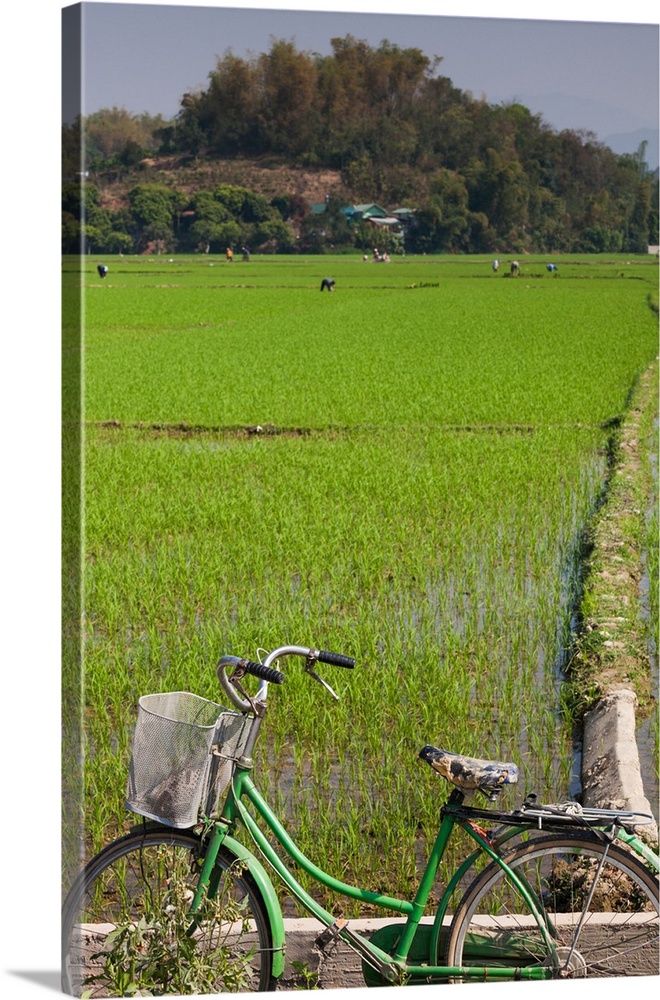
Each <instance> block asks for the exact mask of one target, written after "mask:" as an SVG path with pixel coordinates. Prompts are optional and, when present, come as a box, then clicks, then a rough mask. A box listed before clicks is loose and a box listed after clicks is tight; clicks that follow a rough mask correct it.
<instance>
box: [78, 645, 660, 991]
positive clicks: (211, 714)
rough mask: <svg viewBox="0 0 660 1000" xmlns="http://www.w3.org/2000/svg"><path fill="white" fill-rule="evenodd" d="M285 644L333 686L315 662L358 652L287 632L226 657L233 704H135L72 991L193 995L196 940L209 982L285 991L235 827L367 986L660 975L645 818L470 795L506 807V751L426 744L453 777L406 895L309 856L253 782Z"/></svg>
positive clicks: (81, 922) (426, 753)
mask: <svg viewBox="0 0 660 1000" xmlns="http://www.w3.org/2000/svg"><path fill="white" fill-rule="evenodd" d="M291 656H293V657H301V658H302V659H304V661H305V670H306V672H307V673H308V674H309V675H310V676H311V677H312V678H313V679H315V680H317V681H319V682H320V683H321V684H322V685H323V686H324V688H326V689H327V690H328V691H329V692H330V694H331V695H332V696H333V697H334V698H337V695H336V694H335V692H334V691H333V690H332V688H331V687H330V685H329V684H327V682H326V681H325V680H324V679H323V678H321V677H320V675H319V674H318V671H317V668H318V665H319V664H321V663H324V664H329V665H334V666H340V667H347V668H352V667H354V665H355V661H354V660H353V659H352V658H351V657H346V656H343V655H341V654H336V653H330V652H327V651H323V650H316V649H312V648H308V647H304V646H293V645H286V646H281V647H279V648H277V649H275V650H273V651H272V652H270V653H268V655H267V656H266V657H265V658H264V660H263V662H256V661H252V660H249V659H241V658H239V657H236V656H224V657H222V658H221V659H220V661H219V663H218V666H217V675H218V678H219V681H220V684H221V686H222V688H223V690H224V692H225V694H226V695H227V698H228V699H229V701H230V703H231V705H232V708H231V709H227V708H225V707H223V706H221V705H217V704H215V703H214V702H209V701H207V700H206V699H203V698H199V697H198V696H196V695H192V694H188V693H186V692H174V693H172V694H165V695H147V696H143V697H142V698H141V699H140V701H139V707H138V720H137V723H136V728H135V736H134V741H133V754H132V760H131V767H130V775H129V780H128V789H127V805H128V807H129V808H130V809H131V810H132V811H134V812H136V813H138V814H139V815H141V816H142V820H141V823H140V825H139V826H137V827H135V828H134V829H133V830H131V832H130V833H128V834H127V835H126V836H124V837H121V838H119V839H118V840H116V841H114V842H113V843H111V844H109V845H108V846H106V847H105V848H104V849H103V850H101V851H100V853H99V854H97V855H96V856H95V857H94V858H93V859H92V860H91V861H89V863H88V864H87V865H86V866H85V868H84V870H83V871H82V872H81V873H80V875H79V876H78V878H77V879H76V881H75V882H74V884H73V886H72V887H71V889H70V891H69V893H68V895H67V898H66V900H65V904H64V909H63V989H64V992H65V993H71V994H73V995H76V996H85V997H87V996H89V997H97V996H107V995H117V994H113V993H112V992H108V990H109V989H110V986H109V984H111V983H114V984H115V988H119V989H122V990H124V991H127V992H128V991H130V990H128V986H130V983H131V977H135V976H136V974H137V972H136V970H138V968H139V969H141V970H142V972H145V968H146V969H147V972H148V973H149V975H150V976H151V979H152V980H153V979H156V980H157V985H158V987H159V989H160V990H161V992H163V991H165V990H164V988H163V987H165V986H166V985H167V983H168V982H169V985H170V988H171V986H172V985H173V984H174V985H176V986H177V990H176V992H184V991H185V990H184V989H182V988H181V983H182V982H183V985H184V986H185V985H186V983H187V984H188V985H189V986H193V987H195V989H192V990H188V991H189V992H190V991H193V992H197V991H200V992H201V990H199V982H200V981H201V980H199V979H195V980H194V981H193V979H191V978H190V977H191V976H192V973H191V971H190V970H191V969H192V968H193V966H192V965H190V966H189V965H188V964H186V963H187V962H188V961H189V960H190V961H193V959H192V958H190V956H191V954H192V951H194V953H195V955H197V956H199V957H201V959H206V966H205V974H206V976H207V978H206V979H205V980H203V981H204V984H205V985H204V990H205V991H208V992H219V991H230V992H241V991H259V992H265V991H268V990H272V989H275V988H277V984H278V982H279V981H281V979H282V976H283V974H284V970H285V946H286V940H285V925H284V920H283V916H282V910H281V906H280V903H279V901H278V896H277V893H276V890H275V887H274V885H273V882H272V881H271V878H270V876H269V874H268V873H267V871H266V867H265V866H264V864H262V861H261V860H260V859H259V857H258V856H257V854H256V853H254V852H253V851H252V850H251V849H248V848H247V847H245V846H244V845H243V844H242V843H241V842H240V841H239V840H238V839H236V836H235V834H236V832H237V827H238V825H239V823H240V824H241V825H242V827H243V828H244V829H245V830H246V831H247V833H248V834H249V836H250V838H251V840H252V842H253V844H254V845H256V848H257V849H258V854H259V855H260V856H261V858H263V859H264V860H265V862H266V863H267V864H268V865H269V866H270V867H271V868H272V869H273V870H274V872H275V873H276V874H277V875H278V876H279V878H280V879H281V880H282V881H283V883H284V885H285V886H286V887H287V888H288V891H289V893H290V894H291V895H292V896H293V897H294V899H295V900H297V901H298V902H299V903H300V904H302V906H303V907H304V909H305V910H306V911H307V912H308V913H310V914H312V915H313V916H314V917H316V918H317V919H318V921H319V923H320V925H321V930H320V933H319V936H318V938H317V945H318V947H319V948H321V949H327V948H328V947H332V946H333V945H336V944H337V943H338V942H339V941H342V942H344V943H345V944H347V945H348V946H349V947H350V948H352V949H353V950H354V951H355V952H356V953H357V954H358V956H359V957H360V959H361V963H362V971H363V975H364V979H365V982H366V983H367V985H370V986H377V985H387V984H389V985H397V984H412V983H451V984H458V983H470V982H478V981H484V980H488V981H511V980H520V981H523V982H524V981H528V982H531V981H542V980H551V979H560V980H561V979H572V978H576V977H583V976H624V975H635V974H637V975H655V974H657V973H658V871H659V868H660V864H659V859H658V856H657V854H656V853H655V852H654V851H652V850H651V849H650V848H649V847H648V846H647V845H646V844H645V843H644V841H643V840H642V839H640V838H639V837H637V836H636V835H635V834H634V832H631V830H632V829H633V828H635V827H637V826H639V825H641V824H643V823H645V822H651V821H652V817H650V816H645V815H643V814H639V813H632V812H621V811H614V810H612V811H610V810H589V809H582V808H581V807H580V806H579V805H578V804H577V803H575V802H570V803H563V804H556V805H542V804H541V805H538V804H537V803H536V800H535V797H534V796H528V798H527V799H526V801H525V803H524V804H523V806H522V807H521V808H519V809H516V810H510V811H503V810H500V809H497V808H494V807H493V806H492V805H491V806H485V807H484V808H479V807H478V806H474V805H471V804H469V803H470V802H471V801H472V797H473V793H475V792H480V793H483V794H484V795H485V796H486V798H487V799H488V800H490V801H491V803H492V802H497V797H498V795H499V793H500V792H501V791H502V789H503V788H504V787H505V786H506V785H508V784H514V783H515V782H516V781H517V778H518V769H517V767H516V765H515V764H514V763H510V762H502V761H491V760H480V759H474V758H469V757H464V756H462V755H459V754H456V753H452V752H450V751H445V750H442V749H440V748H437V747H434V746H431V745H427V746H425V747H423V748H422V750H421V751H420V753H419V756H420V759H421V760H423V761H425V762H426V763H428V764H430V765H431V766H432V768H433V769H434V770H435V771H436V772H438V773H440V774H441V775H442V776H443V777H444V778H446V779H447V781H448V782H449V783H450V784H451V785H453V788H452V790H451V792H450V794H449V797H448V799H447V801H446V802H445V804H444V806H443V807H442V809H441V814H440V816H441V818H440V823H439V828H438V832H437V835H436V839H435V842H434V844H433V846H432V848H431V850H430V854H429V857H428V862H427V864H426V867H425V870H424V871H423V873H422V875H421V878H420V880H419V883H418V887H417V891H416V894H415V896H414V898H413V899H412V900H408V899H398V898H394V897H391V896H388V895H386V894H383V893H380V892H373V891H369V890H366V889H362V888H359V887H357V886H353V885H349V884H346V883H344V882H342V881H341V880H339V879H336V878H334V877H333V876H332V875H330V874H328V873H326V872H324V871H323V870H322V869H321V868H319V867H317V866H316V865H315V864H314V863H313V862H312V861H311V860H310V859H309V858H307V857H306V856H305V855H303V854H302V853H301V851H300V850H299V849H298V848H297V846H296V844H295V843H294V841H293V840H292V839H291V837H290V836H289V834H288V833H287V831H286V830H285V828H284V826H283V825H282V823H281V822H280V820H279V819H278V818H277V816H276V815H275V814H274V813H273V812H272V810H271V809H270V807H269V806H268V804H267V803H266V801H265V799H264V798H263V797H262V796H261V794H260V793H259V791H258V790H257V788H256V786H255V784H254V782H253V779H252V777H251V771H252V769H253V760H252V753H253V750H254V746H255V744H256V741H257V738H258V735H259V730H260V728H261V725H262V722H263V719H264V717H265V714H266V710H267V692H268V688H269V684H281V683H282V682H283V681H284V679H285V677H284V674H283V673H282V671H281V670H279V669H278V667H279V665H280V663H279V661H280V660H282V659H284V658H285V657H291ZM274 664H277V667H276V666H274ZM248 675H252V676H254V677H256V678H257V679H258V682H259V683H258V688H257V691H256V693H253V694H250V693H249V692H248V691H247V690H246V688H245V687H244V682H245V678H246V676H248ZM248 807H251V809H250V808H248ZM253 813H254V814H256V815H257V816H258V817H259V818H260V819H261V821H262V823H263V824H265V826H266V828H267V829H268V831H269V833H270V836H271V837H272V838H274V840H275V841H276V842H277V843H278V845H279V847H280V853H283V854H284V856H285V857H286V858H287V859H288V860H289V859H290V860H289V864H290V862H291V861H293V862H294V863H295V864H296V865H297V866H299V867H300V868H302V869H303V870H304V871H305V872H307V873H308V875H310V876H311V877H312V879H313V880H315V881H316V882H317V883H319V884H320V885H322V886H324V887H325V888H326V889H330V890H332V891H333V892H335V893H337V894H339V895H340V896H344V897H346V898H348V899H353V900H357V901H359V902H361V903H363V904H368V905H369V906H370V907H372V908H373V907H375V908H378V909H380V910H382V911H387V912H388V913H392V912H393V913H395V914H397V915H398V918H399V919H398V921H396V922H394V923H392V924H387V925H385V926H384V927H381V928H379V929H378V930H377V931H376V932H375V933H374V934H373V935H372V936H370V937H369V936H367V935H366V934H364V933H359V932H358V931H357V930H355V929H354V928H353V927H351V921H350V920H345V919H343V918H339V919H337V918H336V917H335V916H333V915H332V914H331V913H330V912H328V911H327V910H326V909H325V908H324V907H323V906H321V905H320V904H319V903H318V902H317V901H316V900H315V899H314V898H313V897H312V896H311V895H310V894H309V893H308V892H307V891H306V890H305V889H304V888H303V886H302V885H301V884H300V882H299V881H298V880H297V879H296V877H295V875H294V874H293V873H292V872H291V871H290V869H289V867H288V866H287V864H285V862H284V861H283V860H282V859H281V857H280V854H279V853H277V852H276V850H275V848H274V847H273V846H272V844H271V841H270V839H269V837H268V836H267V835H266V834H265V833H264V832H263V830H262V828H261V826H260V825H259V824H258V823H257V820H256V819H255V815H253ZM148 821H149V822H148ZM483 824H497V825H496V826H495V828H494V829H491V828H490V827H489V828H488V829H486V828H485V826H484V825H483ZM456 829H460V830H463V831H465V833H467V835H468V836H469V838H470V839H471V840H472V841H473V842H474V849H473V850H472V852H471V853H470V854H469V855H468V856H467V857H466V858H465V860H464V861H463V862H462V864H460V865H459V866H458V868H457V869H456V871H455V872H454V873H453V875H452V877H451V878H450V880H449V882H448V884H447V885H446V886H445V887H444V889H443V892H442V896H441V899H440V902H439V904H438V906H437V909H436V912H435V914H434V915H431V916H430V917H424V914H425V911H426V908H427V903H428V900H429V897H430V894H431V889H432V887H433V885H434V883H435V881H436V875H437V872H438V867H439V865H440V862H441V860H442V857H443V855H444V853H445V850H446V848H447V845H448V843H449V842H450V839H451V837H452V834H453V833H454V831H455V830H456ZM472 873H473V875H474V877H473V878H472V881H471V882H470V884H469V885H468V887H467V889H465V890H464V891H463V895H462V898H460V899H459V900H458V902H457V903H456V904H455V905H454V906H453V905H452V903H453V898H454V896H455V895H456V893H457V890H458V888H459V886H460V887H462V886H463V885H464V882H465V879H466V876H470V875H472ZM175 897H176V898H175ZM177 900H178V903H179V907H180V905H181V901H182V900H183V904H182V905H183V913H184V918H183V920H181V918H179V920H178V923H177V924H176V926H175V927H174V930H173V929H172V927H171V926H169V924H168V920H169V915H170V914H171V913H172V912H175V913H176V912H177V906H176V905H175V904H176V902H177ZM164 928H165V930H164ZM172 933H174V937H175V940H174V942H173V943H172V941H171V940H170V942H169V946H170V948H171V949H173V954H174V956H175V957H174V964H175V965H176V966H177V970H178V972H177V974H178V975H179V977H180V978H179V979H177V980H173V979H172V977H171V972H172V963H171V962H170V964H169V965H168V964H167V962H166V961H165V959H164V958H163V957H162V956H163V953H162V948H163V947H164V943H163V939H164V936H167V934H169V935H170V938H171V936H172ZM131 942H132V943H131ZM153 952H155V953H156V954H155V957H154V954H152V953H153ZM145 955H146V956H147V957H146V958H145ZM159 956H160V957H159ZM159 962H160V964H159ZM149 963H151V965H149ZM209 970H210V973H209ZM187 975H188V977H189V978H188V979H187V980H186V976H187ZM200 975H201V973H200ZM159 976H160V979H158V977H159ZM168 977H169V979H168ZM166 981H167V982H166ZM117 984H119V987H117ZM131 988H134V987H131ZM119 995H122V994H121V993H120V994H119Z"/></svg>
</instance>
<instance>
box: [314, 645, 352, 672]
mask: <svg viewBox="0 0 660 1000" xmlns="http://www.w3.org/2000/svg"><path fill="white" fill-rule="evenodd" d="M318 659H319V660H320V661H321V663H331V664H332V665H333V666H334V667H347V668H349V669H352V668H353V667H354V666H355V660H354V659H353V657H352V656H343V655H342V654H341V653H328V652H327V650H325V649H320V650H319V655H318Z"/></svg>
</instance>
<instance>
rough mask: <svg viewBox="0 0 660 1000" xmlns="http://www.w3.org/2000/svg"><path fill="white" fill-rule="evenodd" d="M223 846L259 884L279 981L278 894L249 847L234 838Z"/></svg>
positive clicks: (281, 955)
mask: <svg viewBox="0 0 660 1000" xmlns="http://www.w3.org/2000/svg"><path fill="white" fill-rule="evenodd" d="M222 846H223V847H226V848H227V850H229V851H231V853H232V854H235V855H236V857H237V858H238V860H239V861H242V862H243V863H244V864H245V865H247V869H248V871H249V873H250V875H251V876H252V878H253V879H254V881H255V882H256V883H257V886H258V888H259V891H260V892H261V895H262V898H263V901H264V905H265V907H266V911H267V912H266V915H267V917H268V922H269V924H270V930H271V934H272V937H273V955H272V966H271V971H272V974H273V977H274V978H275V979H279V977H280V976H281V975H282V974H283V973H284V947H285V941H284V937H285V935H284V918H283V917H282V910H281V907H280V903H279V900H278V898H277V893H276V892H275V889H274V888H273V883H272V882H271V880H270V878H269V877H268V874H267V872H266V869H265V868H264V866H263V865H262V864H261V862H260V861H259V859H258V858H256V857H255V855H254V854H252V852H251V851H249V850H248V849H247V847H244V846H243V844H241V843H240V841H238V840H234V838H233V837H230V836H226V837H224V839H223V841H222Z"/></svg>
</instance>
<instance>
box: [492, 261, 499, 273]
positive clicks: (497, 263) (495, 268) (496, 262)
mask: <svg viewBox="0 0 660 1000" xmlns="http://www.w3.org/2000/svg"><path fill="white" fill-rule="evenodd" d="M499 267H500V260H499V257H496V258H495V260H494V261H493V263H492V268H493V271H494V272H495V274H497V272H498V270H499Z"/></svg>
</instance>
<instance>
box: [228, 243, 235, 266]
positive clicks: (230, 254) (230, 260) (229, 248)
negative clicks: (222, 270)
mask: <svg viewBox="0 0 660 1000" xmlns="http://www.w3.org/2000/svg"><path fill="white" fill-rule="evenodd" d="M233 259H234V251H233V250H232V248H231V247H227V262H228V263H229V264H231V262H232V260H233Z"/></svg>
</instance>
